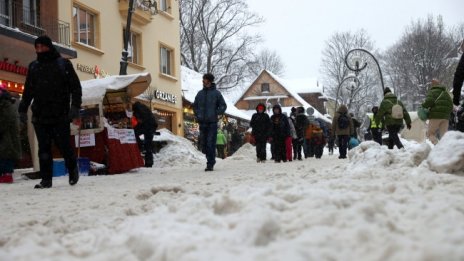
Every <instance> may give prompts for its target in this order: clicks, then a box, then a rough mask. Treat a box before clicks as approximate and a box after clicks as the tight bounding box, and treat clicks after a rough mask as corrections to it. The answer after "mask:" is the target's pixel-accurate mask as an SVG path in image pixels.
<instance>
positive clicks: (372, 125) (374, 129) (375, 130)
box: [368, 106, 383, 146]
mask: <svg viewBox="0 0 464 261" xmlns="http://www.w3.org/2000/svg"><path fill="white" fill-rule="evenodd" d="M378 112H379V107H378V106H374V107H372V115H369V128H368V131H369V132H370V133H371V135H372V139H373V140H374V141H375V142H377V143H378V144H380V146H382V129H383V128H382V123H380V124H377V123H376V122H375V120H374V119H375V116H377V113H378Z"/></svg>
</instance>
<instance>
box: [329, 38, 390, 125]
mask: <svg viewBox="0 0 464 261" xmlns="http://www.w3.org/2000/svg"><path fill="white" fill-rule="evenodd" d="M354 48H363V49H366V50H370V51H372V49H373V43H372V41H371V39H370V37H369V36H368V35H367V33H366V31H364V30H360V31H357V32H355V33H352V32H342V33H335V34H334V35H332V37H330V39H329V40H327V41H326V47H325V49H324V50H323V52H322V61H321V74H322V75H323V77H322V81H323V83H324V86H325V87H326V92H327V95H329V96H331V97H333V98H334V99H337V101H338V104H341V103H343V104H346V105H348V107H349V109H350V110H351V111H352V112H353V113H354V114H355V115H357V116H358V117H359V116H361V115H362V114H364V113H365V112H366V111H368V110H369V109H370V107H371V106H373V105H376V104H377V103H378V102H379V97H380V93H381V89H382V88H381V87H380V79H379V74H378V71H377V68H376V66H375V63H374V61H372V60H369V59H370V58H369V57H368V56H367V55H366V54H363V53H357V54H356V56H358V58H359V59H360V60H362V61H363V62H364V61H365V62H367V63H368V66H367V67H366V69H365V70H363V71H362V72H361V73H360V74H359V75H357V79H355V81H352V80H348V81H346V80H345V78H347V77H349V76H351V74H353V72H351V71H350V70H349V69H348V68H347V67H346V64H345V57H346V54H347V53H348V52H349V51H350V50H352V49H354ZM350 78H353V77H350ZM342 83H343V84H342Z"/></svg>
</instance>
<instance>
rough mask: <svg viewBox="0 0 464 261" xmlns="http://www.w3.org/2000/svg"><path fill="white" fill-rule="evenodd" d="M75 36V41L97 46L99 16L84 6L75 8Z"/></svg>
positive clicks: (75, 6)
mask: <svg viewBox="0 0 464 261" xmlns="http://www.w3.org/2000/svg"><path fill="white" fill-rule="evenodd" d="M72 14H73V34H74V41H75V42H78V43H81V44H85V45H89V46H93V47H98V46H97V42H96V39H97V16H98V15H97V14H96V13H95V12H92V11H90V10H88V9H85V8H84V7H82V6H79V5H74V6H73V12H72Z"/></svg>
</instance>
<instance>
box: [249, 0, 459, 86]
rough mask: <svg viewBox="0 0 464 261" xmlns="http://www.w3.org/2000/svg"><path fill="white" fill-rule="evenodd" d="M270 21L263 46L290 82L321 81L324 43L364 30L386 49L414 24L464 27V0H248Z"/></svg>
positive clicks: (264, 30)
mask: <svg viewBox="0 0 464 261" xmlns="http://www.w3.org/2000/svg"><path fill="white" fill-rule="evenodd" d="M246 2H247V3H248V4H249V8H250V10H251V11H253V12H256V13H258V14H259V15H261V16H262V17H263V18H264V19H265V20H266V21H265V23H264V24H263V25H261V26H260V27H259V28H258V29H259V32H260V33H261V35H263V37H264V41H265V42H264V46H266V47H267V48H269V49H271V50H276V51H277V52H278V54H279V55H280V56H281V57H282V59H283V61H284V63H285V67H286V68H285V78H288V79H293V78H307V77H318V78H320V75H319V68H320V60H321V52H322V50H323V49H324V46H325V41H326V40H327V39H328V38H329V37H330V36H331V35H332V34H333V33H334V32H337V31H340V32H342V31H349V30H351V31H356V30H358V29H361V28H364V29H365V30H366V31H367V32H368V34H369V35H370V36H371V37H372V40H374V42H375V47H376V48H378V49H380V50H385V49H386V48H388V47H389V46H391V45H393V44H394V43H395V42H396V41H397V40H398V39H399V38H400V37H401V35H402V33H403V31H404V29H405V26H407V25H409V24H410V23H411V21H412V20H416V19H418V18H421V19H424V18H426V17H427V15H428V14H433V15H435V16H436V15H442V16H443V20H444V22H445V24H446V25H457V24H459V23H464V0H370V1H369V0H285V1H282V0H280V1H277V0H246Z"/></svg>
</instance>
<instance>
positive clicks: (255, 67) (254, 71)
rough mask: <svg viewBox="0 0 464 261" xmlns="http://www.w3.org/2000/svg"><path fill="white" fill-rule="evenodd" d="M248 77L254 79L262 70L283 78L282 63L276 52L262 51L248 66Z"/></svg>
mask: <svg viewBox="0 0 464 261" xmlns="http://www.w3.org/2000/svg"><path fill="white" fill-rule="evenodd" d="M247 65H248V70H249V72H250V77H252V78H253V79H254V78H256V77H257V76H258V75H259V74H260V73H261V71H262V70H268V71H270V72H272V73H274V74H276V75H278V76H281V77H282V76H284V63H283V61H282V59H281V58H280V56H279V55H278V54H277V52H276V51H271V50H269V49H263V50H261V52H259V54H257V55H256V56H255V58H254V59H253V61H250V62H249V63H248V64H247Z"/></svg>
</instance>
